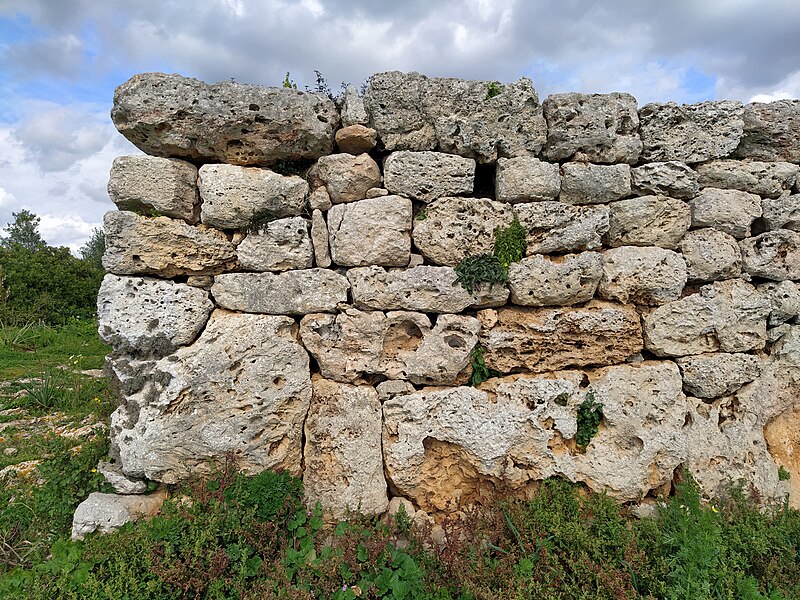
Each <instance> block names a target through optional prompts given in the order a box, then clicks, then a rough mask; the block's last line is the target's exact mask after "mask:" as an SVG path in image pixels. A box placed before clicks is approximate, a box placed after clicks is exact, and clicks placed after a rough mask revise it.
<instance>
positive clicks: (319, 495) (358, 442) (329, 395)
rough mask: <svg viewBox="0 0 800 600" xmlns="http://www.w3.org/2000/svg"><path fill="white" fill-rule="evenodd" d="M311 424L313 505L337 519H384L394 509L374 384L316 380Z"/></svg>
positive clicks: (306, 480)
mask: <svg viewBox="0 0 800 600" xmlns="http://www.w3.org/2000/svg"><path fill="white" fill-rule="evenodd" d="M312 385H313V390H314V393H313V396H312V398H311V406H310V408H309V411H308V417H307V418H306V423H305V437H306V442H305V447H304V451H303V458H304V460H305V470H304V471H303V487H304V489H305V501H306V504H307V505H308V506H314V505H315V504H316V503H317V502H319V503H320V505H321V506H322V508H323V510H324V511H325V512H326V513H327V514H328V515H330V516H331V517H333V518H334V519H345V518H347V517H348V516H350V513H360V514H362V515H379V514H381V513H383V512H384V511H385V510H386V508H387V507H388V505H389V499H388V497H387V495H386V479H385V478H384V476H383V454H382V452H381V403H380V402H379V401H378V393H377V392H376V391H375V388H373V387H372V386H355V385H348V384H344V383H337V382H335V381H330V380H328V379H323V378H322V377H318V376H315V377H314V379H313V381H312Z"/></svg>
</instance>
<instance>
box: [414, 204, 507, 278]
mask: <svg viewBox="0 0 800 600" xmlns="http://www.w3.org/2000/svg"><path fill="white" fill-rule="evenodd" d="M513 219H514V214H513V212H512V210H511V205H509V204H504V203H502V202H495V201H493V200H487V199H485V198H440V199H439V200H435V201H434V202H431V203H430V204H429V205H428V206H427V208H426V210H425V218H424V219H419V218H417V219H415V221H414V233H413V237H414V245H415V246H416V247H417V248H418V249H419V251H420V252H421V253H422V255H423V256H424V257H425V258H426V259H427V260H429V261H431V262H432V263H435V264H437V265H448V266H451V267H454V266H456V265H457V264H458V263H459V262H461V259H463V258H464V257H465V256H474V255H477V254H483V253H486V252H492V250H493V249H494V231H495V229H496V228H498V227H508V226H509V225H510V224H511V221H512V220H513Z"/></svg>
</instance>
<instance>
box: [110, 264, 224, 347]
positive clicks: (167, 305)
mask: <svg viewBox="0 0 800 600" xmlns="http://www.w3.org/2000/svg"><path fill="white" fill-rule="evenodd" d="M213 308H214V305H213V304H212V302H211V301H210V300H209V299H208V292H206V291H205V290H202V289H200V288H195V287H190V286H188V285H186V284H182V283H174V282H172V281H164V280H161V279H151V278H149V277H118V276H117V275H111V274H108V275H106V276H105V277H104V278H103V283H102V284H101V285H100V292H99V293H98V295H97V325H98V332H99V334H100V338H101V339H102V340H103V341H104V342H106V343H107V344H111V346H112V347H113V348H114V351H115V352H123V353H126V354H136V355H148V356H155V357H157V358H161V357H162V356H166V355H167V354H170V353H172V352H173V351H174V350H175V349H176V348H177V347H178V346H186V345H187V344H191V343H192V342H193V341H194V339H195V338H196V337H197V334H199V333H200V330H201V329H202V328H203V326H204V325H205V324H206V321H208V316H209V315H210V314H211V310H212V309H213Z"/></svg>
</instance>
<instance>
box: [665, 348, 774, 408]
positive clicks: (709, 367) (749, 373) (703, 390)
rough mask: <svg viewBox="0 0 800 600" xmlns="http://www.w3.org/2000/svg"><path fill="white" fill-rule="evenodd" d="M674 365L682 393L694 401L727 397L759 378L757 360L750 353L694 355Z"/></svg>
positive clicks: (759, 366) (759, 367) (759, 372)
mask: <svg viewBox="0 0 800 600" xmlns="http://www.w3.org/2000/svg"><path fill="white" fill-rule="evenodd" d="M675 362H676V363H678V366H679V367H680V369H681V375H682V376H683V389H684V391H685V392H686V393H687V394H689V395H690V396H696V397H697V398H719V397H721V396H728V395H730V394H732V393H734V392H735V391H736V390H738V389H739V388H740V387H742V386H743V385H744V384H745V383H750V382H751V381H753V380H754V379H755V378H756V377H758V376H759V375H761V359H760V358H758V357H757V356H753V355H752V354H727V353H713V354H698V355H697V356H685V357H683V358H678V359H677V360H676V361H675Z"/></svg>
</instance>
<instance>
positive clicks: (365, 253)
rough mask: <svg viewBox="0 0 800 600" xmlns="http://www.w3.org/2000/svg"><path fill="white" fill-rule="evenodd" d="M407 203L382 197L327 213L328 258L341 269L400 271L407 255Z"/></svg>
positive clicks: (396, 198)
mask: <svg viewBox="0 0 800 600" xmlns="http://www.w3.org/2000/svg"><path fill="white" fill-rule="evenodd" d="M411 214H412V206H411V200H409V199H408V198H403V197H401V196H384V197H381V198H372V199H369V200H360V201H358V202H350V203H348V204H337V205H335V206H334V207H332V208H331V209H330V210H329V211H328V236H329V239H330V248H331V258H332V260H333V262H334V263H335V264H337V265H339V266H342V267H361V266H367V265H380V266H385V267H403V266H405V265H407V264H408V259H409V255H410V254H411Z"/></svg>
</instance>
